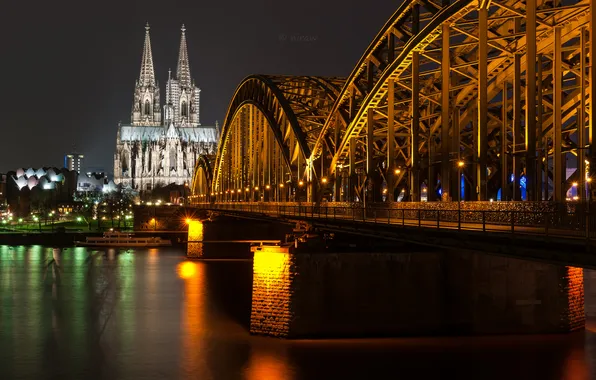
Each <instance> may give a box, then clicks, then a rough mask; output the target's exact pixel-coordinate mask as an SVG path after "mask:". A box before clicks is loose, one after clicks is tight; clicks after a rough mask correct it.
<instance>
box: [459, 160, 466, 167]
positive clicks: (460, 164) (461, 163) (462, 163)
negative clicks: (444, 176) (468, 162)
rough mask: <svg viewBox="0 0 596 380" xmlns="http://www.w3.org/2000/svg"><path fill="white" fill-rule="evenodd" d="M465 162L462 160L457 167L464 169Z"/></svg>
mask: <svg viewBox="0 0 596 380" xmlns="http://www.w3.org/2000/svg"><path fill="white" fill-rule="evenodd" d="M464 165H465V164H464V162H463V161H462V160H459V161H457V166H459V167H460V168H463V167H464Z"/></svg>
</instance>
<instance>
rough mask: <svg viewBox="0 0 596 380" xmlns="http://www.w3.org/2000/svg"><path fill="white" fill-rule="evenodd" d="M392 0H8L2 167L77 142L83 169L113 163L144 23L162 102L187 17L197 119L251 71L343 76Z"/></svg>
mask: <svg viewBox="0 0 596 380" xmlns="http://www.w3.org/2000/svg"><path fill="white" fill-rule="evenodd" d="M399 3H400V1H387V0H367V1H362V0H301V1H284V0H210V1H204V0H187V1H182V0H180V1H176V0H170V1H161V2H158V1H154V0H145V1H139V2H134V1H128V0H120V1H112V0H108V1H93V2H91V1H80V0H76V1H75V0H66V1H60V0H58V1H45V0H44V1H40V0H33V1H18V0H6V1H5V2H3V4H2V10H1V11H0V52H1V53H0V57H1V59H0V69H1V72H2V74H3V75H2V81H1V85H0V105H1V111H0V172H5V171H8V170H15V169H17V168H19V167H25V168H26V167H40V166H62V165H63V157H64V154H65V153H68V152H70V151H72V149H73V147H74V146H76V149H77V151H79V152H81V153H84V154H85V155H86V163H85V166H86V167H99V168H104V170H106V171H108V172H112V170H113V168H112V165H113V164H112V157H113V154H114V148H115V139H116V130H117V123H118V121H119V120H122V121H123V122H129V121H130V110H131V102H132V96H133V89H134V83H135V80H136V78H137V77H138V75H139V69H140V61H141V53H142V47H143V38H144V37H143V36H144V25H145V22H146V21H148V22H149V23H150V25H151V42H152V47H153V59H154V64H155V69H156V76H157V79H158V81H159V82H160V86H161V95H162V100H163V99H164V98H165V94H164V85H165V81H166V79H167V70H168V68H169V67H171V68H172V70H173V71H175V69H176V62H177V56H178V46H179V41H180V25H181V24H182V23H184V24H185V25H186V28H187V31H186V33H187V39H188V48H189V56H190V65H191V74H192V76H193V77H194V79H195V81H196V83H197V84H198V85H199V87H201V89H202V92H201V122H202V124H204V125H213V124H214V122H215V120H219V121H220V123H221V121H222V120H223V119H224V116H225V112H226V109H227V106H228V103H229V101H230V98H231V96H232V94H233V92H234V89H235V88H236V86H237V85H238V84H239V83H240V81H241V80H242V79H243V78H244V77H246V76H247V75H250V74H290V75H337V76H347V75H348V74H349V73H350V71H351V70H352V68H353V66H354V64H355V63H356V62H357V60H358V59H359V58H360V55H361V54H362V53H363V52H364V50H365V49H366V48H367V46H368V45H369V43H370V42H371V40H372V38H373V37H374V36H375V35H376V34H377V32H378V31H379V30H380V28H381V27H382V26H383V24H384V23H385V22H386V20H387V19H388V18H389V17H390V16H391V14H392V13H393V12H394V10H395V9H396V8H397V6H398V5H399ZM282 35H285V36H287V39H286V40H285V41H283V38H280V36H282ZM291 36H303V37H305V38H307V39H311V40H314V41H312V42H292V41H291Z"/></svg>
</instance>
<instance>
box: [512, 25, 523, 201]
mask: <svg viewBox="0 0 596 380" xmlns="http://www.w3.org/2000/svg"><path fill="white" fill-rule="evenodd" d="M519 28H520V26H519V19H516V20H515V31H516V33H517V32H518V31H519ZM513 59H514V61H513V71H514V72H513V149H512V154H513V183H512V186H513V192H512V200H514V201H521V191H520V188H519V186H520V180H519V179H520V177H521V167H522V166H521V153H520V152H519V147H520V146H521V145H522V143H523V141H524V139H523V137H522V135H521V55H519V54H515V56H514V58H513Z"/></svg>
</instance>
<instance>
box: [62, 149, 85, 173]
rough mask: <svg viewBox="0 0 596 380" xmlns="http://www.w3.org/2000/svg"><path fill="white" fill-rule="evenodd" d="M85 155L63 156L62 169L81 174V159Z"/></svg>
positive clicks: (71, 154)
mask: <svg viewBox="0 0 596 380" xmlns="http://www.w3.org/2000/svg"><path fill="white" fill-rule="evenodd" d="M84 158H85V155H83V154H80V153H70V154H67V155H66V156H64V167H65V168H66V169H68V170H70V171H75V172H77V173H81V171H82V168H83V159H84Z"/></svg>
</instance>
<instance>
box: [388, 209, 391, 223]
mask: <svg viewBox="0 0 596 380" xmlns="http://www.w3.org/2000/svg"><path fill="white" fill-rule="evenodd" d="M387 224H391V208H388V209H387Z"/></svg>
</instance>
